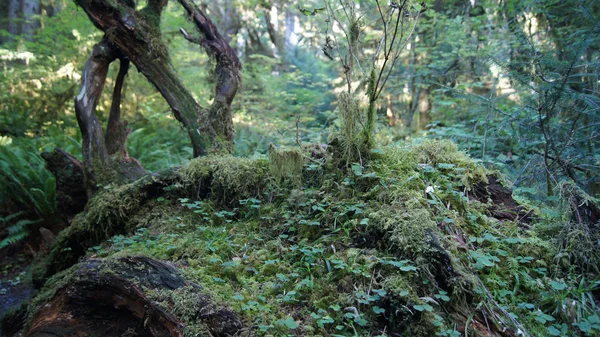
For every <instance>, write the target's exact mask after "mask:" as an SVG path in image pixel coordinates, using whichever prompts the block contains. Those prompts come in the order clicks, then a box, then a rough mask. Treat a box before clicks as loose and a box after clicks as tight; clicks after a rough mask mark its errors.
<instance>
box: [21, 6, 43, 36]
mask: <svg viewBox="0 0 600 337" xmlns="http://www.w3.org/2000/svg"><path fill="white" fill-rule="evenodd" d="M22 1H23V4H22V11H23V20H24V21H23V24H22V25H21V35H22V36H23V37H24V38H25V39H27V40H31V39H33V34H34V33H35V30H36V29H37V28H38V26H39V20H38V18H37V17H36V16H37V15H39V14H40V0H22Z"/></svg>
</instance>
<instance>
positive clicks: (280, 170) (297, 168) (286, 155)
mask: <svg viewBox="0 0 600 337" xmlns="http://www.w3.org/2000/svg"><path fill="white" fill-rule="evenodd" d="M269 164H270V168H271V172H272V173H273V176H274V177H275V179H276V180H277V182H279V183H281V182H282V180H283V179H289V180H290V181H291V182H292V183H293V184H294V185H299V184H300V179H301V177H302V168H303V167H304V155H303V154H302V152H301V151H300V150H299V149H297V148H293V149H277V148H276V147H275V145H273V144H269Z"/></svg>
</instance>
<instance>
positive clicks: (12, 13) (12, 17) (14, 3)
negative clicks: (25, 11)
mask: <svg viewBox="0 0 600 337" xmlns="http://www.w3.org/2000/svg"><path fill="white" fill-rule="evenodd" d="M20 13H21V1H20V0H8V34H9V35H10V37H9V39H10V40H13V39H14V38H15V37H16V36H17V35H19V32H20V29H19V28H20V22H19V19H20V18H19V14H20Z"/></svg>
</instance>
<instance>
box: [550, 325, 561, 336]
mask: <svg viewBox="0 0 600 337" xmlns="http://www.w3.org/2000/svg"><path fill="white" fill-rule="evenodd" d="M548 334H549V335H550V336H560V335H561V332H560V330H558V329H557V328H555V327H553V326H550V327H548Z"/></svg>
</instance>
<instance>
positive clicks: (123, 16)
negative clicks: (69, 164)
mask: <svg viewBox="0 0 600 337" xmlns="http://www.w3.org/2000/svg"><path fill="white" fill-rule="evenodd" d="M178 1H179V3H180V4H181V5H182V6H183V7H184V9H185V10H186V12H187V14H188V15H189V16H190V17H191V19H192V21H193V23H194V24H195V26H196V27H197V28H198V30H199V31H200V33H201V34H202V35H203V38H198V37H192V36H191V35H190V34H188V33H187V32H186V31H185V30H183V29H181V32H182V33H183V35H184V37H185V38H186V39H187V40H189V41H191V42H194V43H198V44H200V45H201V46H202V47H203V48H204V49H205V50H206V51H207V52H208V54H209V55H210V56H212V57H214V58H215V60H216V69H215V73H216V76H215V77H216V78H217V81H216V90H215V99H214V103H213V104H212V106H211V107H210V108H208V109H207V108H204V107H202V106H200V105H199V104H198V103H197V102H196V100H195V99H194V97H193V96H192V94H191V93H190V91H189V90H188V89H187V88H186V87H185V86H184V85H183V83H182V82H181V81H180V79H179V77H178V75H177V74H176V72H175V70H174V69H173V66H172V65H171V63H170V60H169V55H168V51H167V47H166V46H165V45H164V43H163V42H162V40H161V33H160V16H161V13H162V11H163V9H164V7H165V6H166V5H167V1H166V0H149V1H148V3H147V5H146V7H144V8H142V9H141V10H137V9H136V7H135V4H134V3H133V2H131V1H129V0H116V1H110V0H94V1H89V0H76V3H77V4H78V5H79V6H80V7H81V8H83V10H84V11H85V12H86V13H87V14H88V17H89V18H90V20H91V21H92V22H93V23H94V25H95V26H96V27H97V28H99V29H100V30H102V31H104V32H105V35H104V37H103V39H102V41H100V42H99V43H98V44H97V45H96V46H95V47H94V49H93V51H92V53H91V55H90V58H89V60H88V62H87V63H86V66H85V69H84V76H83V81H82V88H81V92H80V94H79V95H78V96H77V97H76V98H75V110H76V113H77V120H78V122H79V126H80V129H81V131H82V136H83V158H84V166H85V168H86V170H85V172H86V179H85V181H86V186H87V190H88V194H91V193H93V191H94V188H95V186H97V185H99V184H100V185H105V184H109V183H112V182H116V183H123V182H127V181H132V180H136V179H138V178H139V177H140V176H142V175H143V174H145V171H144V170H143V168H142V167H141V165H140V164H139V163H138V162H137V161H136V160H135V159H132V158H129V157H128V155H127V150H126V140H127V136H128V134H129V133H130V130H129V129H128V128H127V122H124V121H121V119H120V114H121V112H120V103H121V90H122V86H123V81H124V79H125V75H126V74H127V70H128V68H129V62H132V63H133V64H134V65H135V66H136V67H137V69H138V70H139V71H140V72H142V73H143V74H144V75H145V76H146V78H147V79H148V80H149V81H150V82H151V83H152V84H153V85H154V86H155V87H156V89H157V90H158V91H159V92H160V93H161V94H162V96H163V97H164V98H165V100H166V101H167V102H168V103H169V105H170V106H171V109H172V110H173V113H174V115H175V117H176V118H177V120H179V121H180V122H181V123H182V124H183V125H184V127H185V128H186V130H187V132H188V135H189V137H190V139H191V142H192V147H193V149H194V157H196V156H201V155H204V154H206V153H208V152H212V151H220V150H224V151H228V152H231V151H232V149H233V138H234V129H233V121H232V116H231V103H232V101H233V98H234V97H235V94H236V93H237V90H238V86H239V82H240V69H241V64H240V62H239V60H238V58H237V56H236V54H235V51H234V50H233V49H232V48H231V47H230V46H229V44H228V43H227V40H226V39H225V38H223V37H222V36H221V34H220V33H219V32H218V30H217V28H216V26H215V25H214V24H213V23H212V21H211V20H210V19H209V18H208V17H207V16H206V15H205V14H204V13H203V12H202V10H200V9H199V8H198V7H197V6H196V5H195V4H193V3H192V2H191V1H188V0H178ZM116 59H119V60H120V63H121V68H120V71H119V74H118V75H117V79H116V85H115V89H114V93H113V101H112V106H111V110H110V116H109V121H108V126H107V130H106V134H105V135H104V133H103V130H102V126H101V125H100V122H99V120H98V118H97V116H96V114H95V110H96V105H97V103H98V101H99V99H100V95H101V93H102V90H103V88H104V83H105V81H106V74H107V72H108V67H109V65H110V64H111V63H112V62H113V61H114V60H116Z"/></svg>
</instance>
